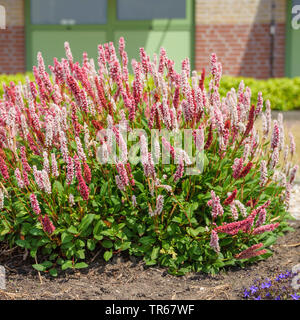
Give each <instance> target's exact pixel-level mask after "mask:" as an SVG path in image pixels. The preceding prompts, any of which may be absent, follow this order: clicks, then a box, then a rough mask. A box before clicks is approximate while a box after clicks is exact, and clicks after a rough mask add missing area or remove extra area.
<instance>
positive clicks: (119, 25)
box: [25, 0, 195, 70]
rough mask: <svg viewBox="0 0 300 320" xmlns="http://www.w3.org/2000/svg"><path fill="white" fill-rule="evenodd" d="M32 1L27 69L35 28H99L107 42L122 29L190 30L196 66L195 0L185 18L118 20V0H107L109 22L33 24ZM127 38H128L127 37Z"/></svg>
mask: <svg viewBox="0 0 300 320" xmlns="http://www.w3.org/2000/svg"><path fill="white" fill-rule="evenodd" d="M30 8H31V1H30V0H28V1H25V38H26V48H25V51H26V70H31V69H32V66H33V65H34V63H33V61H32V57H31V50H32V40H31V35H32V32H33V31H35V30H39V31H41V30H52V31H54V30H57V31H62V30H63V31H66V30H74V31H75V30H80V31H88V30H93V31H95V30H99V31H105V32H106V42H109V41H113V40H114V32H115V31H116V32H117V31H120V30H136V29H139V30H144V31H147V30H149V31H150V30H151V31H168V30H170V31H190V46H191V47H190V53H191V54H190V61H191V67H192V68H194V60H195V40H194V38H195V0H186V17H185V19H153V20H118V18H117V0H107V24H74V25H56V24H47V25H45V24H31V12H30V11H31V10H30ZM125 40H126V39H125Z"/></svg>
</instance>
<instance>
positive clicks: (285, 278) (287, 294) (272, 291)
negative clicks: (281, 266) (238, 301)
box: [243, 270, 300, 300]
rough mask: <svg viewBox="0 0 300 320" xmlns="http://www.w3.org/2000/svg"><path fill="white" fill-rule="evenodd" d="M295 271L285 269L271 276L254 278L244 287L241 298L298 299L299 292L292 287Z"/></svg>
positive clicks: (299, 297) (299, 296)
mask: <svg viewBox="0 0 300 320" xmlns="http://www.w3.org/2000/svg"><path fill="white" fill-rule="evenodd" d="M296 275H297V273H294V272H293V271H289V270H287V271H286V272H282V273H279V274H276V275H274V276H273V277H271V278H266V279H256V280H255V281H254V283H253V285H251V286H250V287H249V289H247V288H245V289H244V292H243V298H244V299H248V300H299V299H300V292H299V290H297V289H296V288H294V287H293V285H292V282H293V278H295V276H296Z"/></svg>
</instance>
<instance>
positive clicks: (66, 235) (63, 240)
mask: <svg viewBox="0 0 300 320" xmlns="http://www.w3.org/2000/svg"><path fill="white" fill-rule="evenodd" d="M73 238H74V237H73V235H71V234H69V233H67V232H63V233H62V235H61V243H68V242H71V241H72V240H73Z"/></svg>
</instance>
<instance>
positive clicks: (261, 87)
mask: <svg viewBox="0 0 300 320" xmlns="http://www.w3.org/2000/svg"><path fill="white" fill-rule="evenodd" d="M26 75H28V76H29V78H30V80H33V79H34V77H33V75H32V73H31V72H27V73H26V74H22V73H18V74H15V75H6V74H2V75H0V82H1V84H2V83H3V82H4V83H6V84H9V83H10V81H14V82H15V83H16V84H17V83H19V82H21V83H25V76H26ZM242 80H243V81H244V83H245V86H248V87H250V88H251V91H252V96H253V98H254V99H253V101H256V98H257V94H258V92H259V91H261V92H262V94H263V98H264V100H267V99H269V100H270V102H271V108H272V109H274V110H283V111H287V110H293V109H300V77H297V78H274V79H268V80H258V79H254V78H242V77H231V76H223V77H222V80H221V88H220V94H221V96H225V95H226V93H227V92H228V91H229V90H230V89H231V88H235V89H237V88H238V86H239V83H240V82H241V81H242ZM2 94H3V87H2V85H1V86H0V98H1V97H2Z"/></svg>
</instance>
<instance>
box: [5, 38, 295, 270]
mask: <svg viewBox="0 0 300 320" xmlns="http://www.w3.org/2000/svg"><path fill="white" fill-rule="evenodd" d="M65 47H66V56H67V59H61V61H58V60H57V59H56V58H55V59H54V63H53V65H52V66H49V68H50V70H51V72H52V74H53V77H50V76H49V74H48V73H47V72H46V68H45V66H44V62H43V58H42V55H41V53H39V54H38V66H37V67H34V68H33V75H34V81H32V79H30V78H27V79H26V82H25V84H18V85H15V84H14V83H10V84H9V85H8V84H4V86H3V88H4V94H3V96H2V100H0V112H1V119H0V148H1V149H0V173H1V174H0V207H1V212H0V241H7V242H8V243H9V244H10V245H11V246H13V245H18V246H20V247H22V248H24V249H27V250H28V251H29V252H30V255H31V257H33V258H34V257H36V255H37V253H39V254H40V255H41V256H42V257H43V258H44V261H41V263H40V264H35V265H34V268H36V269H37V270H39V271H47V272H49V273H50V274H52V275H53V276H55V275H56V274H57V270H58V268H61V269H63V270H65V269H68V268H84V267H86V266H87V264H86V253H87V251H95V250H102V251H103V258H104V259H105V260H107V261H108V260H109V259H110V258H111V257H112V256H113V255H114V254H116V253H119V252H123V251H127V252H129V254H131V255H135V256H140V257H143V259H144V261H145V262H146V264H147V265H155V264H159V265H162V266H166V267H168V270H169V272H171V273H173V274H184V273H186V272H189V271H203V272H208V273H216V272H218V271H219V270H220V268H224V267H226V266H229V265H239V266H243V265H244V264H245V263H247V262H252V261H257V260H259V259H265V258H267V257H269V256H270V255H271V254H272V252H271V251H270V250H269V249H268V247H269V246H270V245H271V244H273V243H274V242H275V241H276V238H277V236H278V235H282V233H283V232H284V231H286V230H289V226H288V224H287V222H286V220H287V218H290V216H289V215H288V214H287V211H286V209H287V207H288V203H289V198H290V192H291V187H292V184H293V182H294V179H295V175H296V171H297V166H294V164H293V161H294V154H295V143H294V140H293V137H292V136H290V138H289V141H285V140H284V132H283V130H284V129H283V125H282V116H281V115H279V117H278V119H277V120H275V121H274V122H273V126H272V120H271V112H270V110H271V109H270V103H269V101H266V102H265V103H264V101H263V97H262V95H261V94H260V93H259V94H258V97H257V103H256V104H252V103H251V90H250V88H248V87H245V85H244V83H243V82H241V83H240V85H239V87H238V88H236V89H234V88H232V89H231V90H230V91H229V92H228V93H227V94H226V97H224V98H223V99H221V98H220V94H219V88H220V84H221V82H220V81H221V75H222V66H221V64H220V63H219V62H218V60H217V57H216V56H215V55H214V54H213V55H212V56H211V72H210V77H209V85H208V87H206V86H205V79H206V76H205V71H204V70H203V72H202V74H201V75H200V76H199V75H198V74H197V73H196V72H193V73H192V76H191V72H190V65H189V60H188V59H185V60H184V61H183V62H182V70H181V73H180V74H178V73H177V72H176V71H175V69H174V63H173V61H172V60H170V59H169V58H168V57H167V54H166V52H165V50H164V49H163V48H162V49H161V52H160V56H159V61H158V62H155V61H153V62H152V61H151V59H150V57H149V56H148V55H147V54H146V52H145V51H144V49H143V48H141V49H140V61H139V62H138V61H135V60H133V61H132V68H133V73H134V74H133V76H129V74H128V68H127V67H128V59H127V54H126V51H125V50H124V47H125V43H124V39H122V38H121V39H120V44H119V58H118V55H117V53H116V51H115V48H114V45H113V44H112V43H108V44H105V45H104V46H102V45H99V47H98V51H99V57H98V61H97V67H96V66H95V62H94V61H93V60H89V59H88V57H87V54H86V53H84V54H83V63H82V65H80V64H79V63H78V62H75V61H73V57H72V53H71V50H70V47H69V45H68V43H66V44H65ZM259 117H261V118H262V120H263V129H262V132H259V131H258V130H257V129H256V127H255V122H256V120H257V119H258V118H259ZM172 136H173V137H172ZM170 137H171V139H170ZM182 141H184V142H185V143H184V146H183V145H182V143H180V142H182ZM151 146H154V148H152V149H151ZM150 150H151V152H150ZM166 159H167V160H166Z"/></svg>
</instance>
